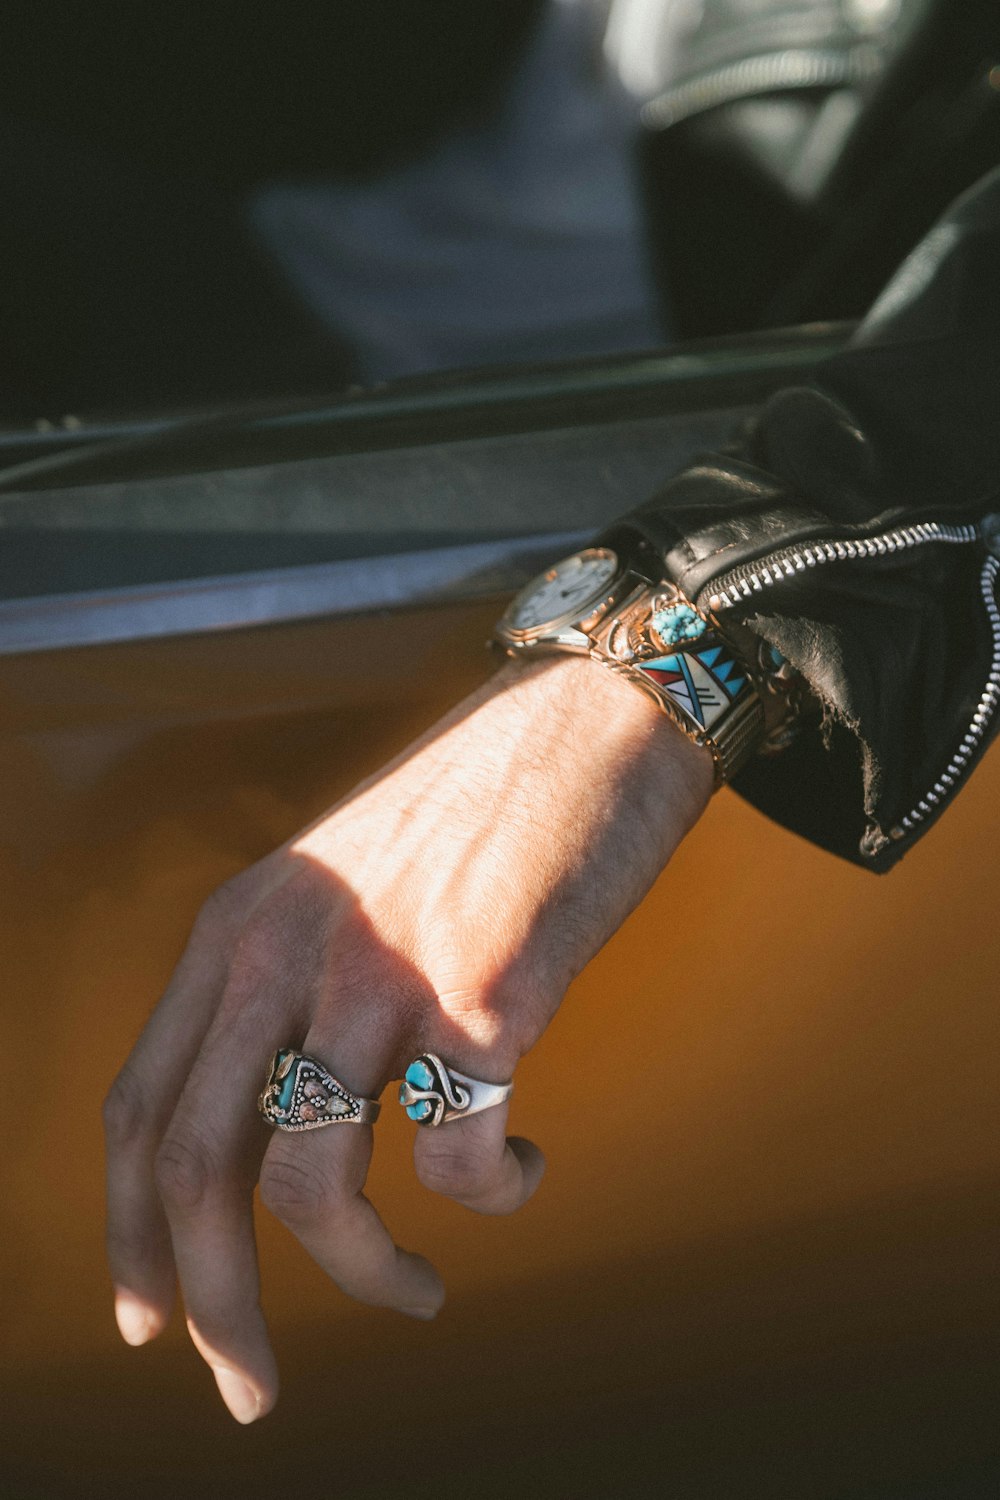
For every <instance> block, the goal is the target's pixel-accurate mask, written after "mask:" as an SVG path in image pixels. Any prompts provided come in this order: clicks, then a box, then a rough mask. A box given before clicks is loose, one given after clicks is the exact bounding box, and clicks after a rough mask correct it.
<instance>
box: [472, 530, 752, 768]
mask: <svg viewBox="0 0 1000 1500" xmlns="http://www.w3.org/2000/svg"><path fill="white" fill-rule="evenodd" d="M495 639H496V642H497V644H498V645H499V646H500V647H501V648H502V649H503V650H504V651H506V653H507V654H508V656H514V657H518V656H523V657H530V656H532V655H535V654H538V653H540V652H545V653H551V652H569V653H570V654H573V655H578V656H589V657H590V659H591V660H592V661H596V662H599V663H600V664H601V665H602V666H605V667H609V668H610V669H611V670H612V671H613V672H616V673H618V674H619V675H620V676H623V677H625V678H627V679H628V680H629V681H630V682H633V683H634V684H635V685H636V687H638V688H640V689H641V690H642V691H643V692H645V693H646V694H647V695H648V696H649V697H651V698H652V699H653V700H654V702H656V703H657V704H658V705H659V707H660V708H661V709H662V710H663V712H664V713H665V714H667V715H668V717H669V718H671V719H672V720H673V722H674V723H675V724H676V725H677V727H678V728H679V729H680V730H681V731H682V733H684V734H685V735H686V736H687V737H688V739H690V740H692V741H693V742H694V743H695V744H696V745H703V746H704V747H705V748H706V749H707V750H708V751H709V752H710V754H711V756H712V760H713V762H714V766H715V783H716V786H721V785H722V784H723V782H725V781H729V780H730V779H731V778H732V777H733V776H735V775H736V773H737V772H738V771H740V770H741V769H742V767H743V766H744V765H745V764H746V762H747V761H748V760H749V758H750V756H751V755H753V754H754V753H755V752H756V751H757V750H758V749H759V748H760V747H761V744H762V742H763V739H764V733H765V713H764V707H763V703H762V700H761V696H760V692H759V691H758V681H759V680H760V678H761V677H762V676H765V675H766V673H761V672H759V671H757V670H756V669H755V667H754V666H748V665H746V664H744V662H743V661H742V660H741V659H740V656H739V655H738V653H737V651H736V650H735V648H734V647H733V646H732V645H731V644H730V643H729V641H728V640H727V639H725V638H724V637H723V636H722V634H721V633H720V631H719V628H718V624H717V622H716V621H715V620H714V619H713V618H712V617H710V616H709V615H706V614H704V613H703V612H702V611H701V610H700V609H698V608H697V606H696V605H695V604H694V603H693V602H692V601H691V600H690V599H688V598H687V597H686V596H685V595H684V594H683V593H682V592H681V590H680V589H679V588H677V587H676V586H675V585H674V584H672V583H669V582H661V583H656V582H654V581H652V580H651V579H649V578H647V577H645V576H644V574H643V573H641V572H638V571H636V569H635V568H633V567H632V566H631V565H630V564H629V563H628V562H627V561H626V560H623V559H621V558H619V556H618V554H617V553H616V552H614V551H613V550H612V549H611V548H610V547H588V548H586V549H585V550H584V551H583V552H577V553H574V554H573V556H572V557H566V558H563V560H562V561H561V562H557V563H555V564H553V566H552V567H551V568H549V569H547V570H546V572H544V573H541V574H539V576H538V577H537V578H535V579H533V580H532V581H531V583H529V584H528V585H527V586H526V587H525V588H523V589H522V590H521V592H520V593H519V594H518V595H517V597H516V598H515V599H514V600H513V601H512V603H511V604H510V605H509V606H508V608H507V611H506V613H505V614H504V615H503V617H502V618H501V620H500V621H499V623H498V625H497V628H496V637H495Z"/></svg>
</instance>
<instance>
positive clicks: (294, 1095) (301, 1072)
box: [257, 1047, 382, 1130]
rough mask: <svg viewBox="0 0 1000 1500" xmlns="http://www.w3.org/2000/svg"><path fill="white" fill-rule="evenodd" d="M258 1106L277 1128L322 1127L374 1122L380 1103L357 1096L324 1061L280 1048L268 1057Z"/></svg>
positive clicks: (314, 1128)
mask: <svg viewBox="0 0 1000 1500" xmlns="http://www.w3.org/2000/svg"><path fill="white" fill-rule="evenodd" d="M257 1107H258V1109H259V1110H260V1112H261V1114H262V1115H263V1116H264V1119H265V1120H266V1121H267V1123H268V1124H269V1125H273V1126H274V1127H275V1129H277V1130H321V1129H322V1128H323V1126H324V1125H374V1123H375V1121H376V1120H377V1119H378V1115H379V1110H380V1109H381V1108H382V1106H381V1105H380V1104H379V1102H378V1100H377V1099H359V1098H358V1096H357V1094H352V1093H351V1091H350V1089H348V1088H345V1087H344V1085H343V1084H342V1083H341V1082H340V1081H339V1080H338V1079H336V1078H334V1076H333V1074H332V1073H328V1072H327V1070H326V1068H324V1066H323V1064H322V1063H320V1062H317V1061H316V1059H315V1058H314V1057H306V1055H305V1054H304V1053H302V1052H293V1051H292V1049H291V1048H290V1047H283V1048H281V1049H280V1050H279V1051H278V1052H276V1053H275V1054H274V1056H273V1057H272V1059H271V1067H270V1069H269V1071H268V1075H267V1082H266V1083H265V1085H264V1091H263V1093H262V1094H261V1096H260V1098H259V1099H258V1100H257Z"/></svg>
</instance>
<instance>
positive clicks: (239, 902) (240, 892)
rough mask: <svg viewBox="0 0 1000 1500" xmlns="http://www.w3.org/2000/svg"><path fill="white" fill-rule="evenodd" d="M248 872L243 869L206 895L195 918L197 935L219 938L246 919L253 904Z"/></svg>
mask: <svg viewBox="0 0 1000 1500" xmlns="http://www.w3.org/2000/svg"><path fill="white" fill-rule="evenodd" d="M247 873H248V872H247V871H242V872H241V873H240V874H239V875H234V876H233V878H232V879H231V880H227V881H225V882H224V883H223V884H222V885H220V886H216V888H215V890H214V891H212V893H211V895H209V896H207V897H206V899H205V900H204V901H203V902H202V905H201V909H200V911H199V912H198V915H197V916H196V918H195V923H194V930H195V933H196V935H198V936H203V937H207V938H209V939H217V938H218V937H219V936H220V935H222V934H227V933H230V932H232V931H234V930H235V929H237V928H238V927H239V925H240V923H241V922H243V921H244V919H245V918H246V916H247V913H248V910H249V908H250V907H251V906H252V904H253V903H252V897H251V892H250V890H249V883H248V880H247Z"/></svg>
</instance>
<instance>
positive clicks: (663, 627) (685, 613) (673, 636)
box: [653, 604, 707, 646]
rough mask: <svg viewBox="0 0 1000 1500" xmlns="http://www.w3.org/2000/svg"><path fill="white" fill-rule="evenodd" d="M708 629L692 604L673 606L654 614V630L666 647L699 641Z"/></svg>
mask: <svg viewBox="0 0 1000 1500" xmlns="http://www.w3.org/2000/svg"><path fill="white" fill-rule="evenodd" d="M706 628H707V627H706V624H705V621H704V620H703V619H702V618H701V615H699V614H698V612H697V610H694V609H692V608H691V606H690V604H671V605H668V607H667V608H666V609H658V610H656V611H655V613H654V614H653V629H654V630H655V631H656V633H657V635H658V636H659V637H660V640H661V641H662V642H663V644H664V645H665V646H676V645H677V644H678V642H679V641H693V640H697V638H698V636H700V635H704V634H705V630H706Z"/></svg>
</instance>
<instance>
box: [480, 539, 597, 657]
mask: <svg viewBox="0 0 1000 1500" xmlns="http://www.w3.org/2000/svg"><path fill="white" fill-rule="evenodd" d="M578 557H579V558H582V557H601V558H609V559H610V560H611V561H612V562H613V563H614V572H613V573H612V574H611V577H610V578H609V579H608V580H607V582H605V583H602V584H601V585H600V587H599V588H595V589H594V590H593V592H592V593H590V594H588V595H587V597H586V598H585V599H584V600H582V601H579V602H577V603H576V604H574V605H573V606H572V608H571V609H567V610H564V611H563V612H562V614H559V615H551V616H550V617H549V618H548V619H547V620H542V621H541V623H540V624H538V625H529V626H521V625H514V624H513V623H512V616H513V614H514V611H515V610H516V609H517V607H518V605H519V603H520V601H521V600H522V599H528V598H530V597H531V595H532V593H533V592H534V591H535V590H536V589H537V588H538V587H539V586H540V585H541V583H542V581H543V580H548V579H550V575H551V574H553V573H554V572H555V571H556V570H557V569H558V568H561V567H562V566H563V565H564V564H565V563H568V562H571V561H573V559H574V558H578ZM624 573H625V569H624V566H623V564H622V560H621V557H620V556H619V554H618V553H617V552H616V551H615V550H614V548H613V547H581V548H580V549H579V551H577V552H570V553H567V555H566V556H565V557H561V558H560V559H559V561H558V562H554V563H552V564H551V565H550V566H549V567H547V568H543V569H542V571H541V572H540V573H536V574H535V576H534V578H532V579H531V581H530V582H529V583H526V584H525V585H524V588H523V589H519V590H518V592H517V593H516V594H515V595H514V598H513V599H512V600H511V601H510V603H509V604H508V606H507V608H506V610H505V611H504V613H503V615H502V616H501V618H500V621H499V623H498V626H497V634H498V635H503V637H504V638H505V639H507V640H510V641H512V642H515V643H522V642H523V643H525V644H527V643H529V642H531V641H536V640H539V639H542V638H544V637H545V636H550V635H553V634H555V633H556V632H557V631H560V630H565V629H567V628H568V627H579V626H582V625H583V624H584V623H585V622H587V621H589V620H590V619H591V618H592V617H594V616H595V615H596V614H597V612H598V609H599V606H601V605H602V604H603V605H604V607H605V609H607V608H610V606H611V605H612V604H613V603H614V602H615V600H616V598H617V592H616V590H617V587H618V585H620V583H621V580H622V578H623V576H624Z"/></svg>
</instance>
